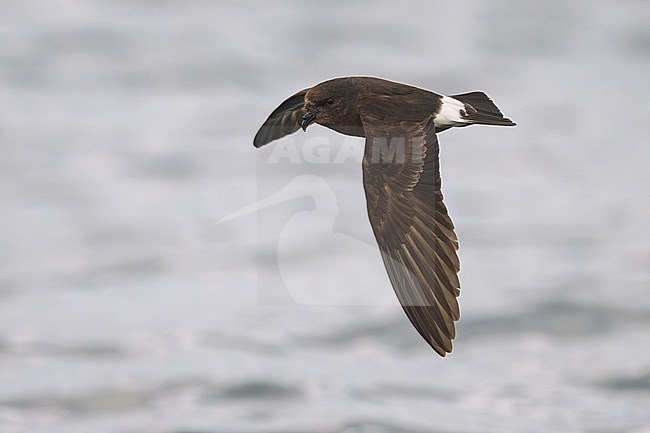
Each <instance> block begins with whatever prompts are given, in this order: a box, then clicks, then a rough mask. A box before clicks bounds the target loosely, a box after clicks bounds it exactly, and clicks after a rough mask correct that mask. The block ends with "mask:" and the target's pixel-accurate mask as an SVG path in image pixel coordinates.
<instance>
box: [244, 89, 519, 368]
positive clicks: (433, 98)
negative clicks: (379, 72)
mask: <svg viewBox="0 0 650 433" xmlns="http://www.w3.org/2000/svg"><path fill="white" fill-rule="evenodd" d="M312 122H315V123H318V124H320V125H323V126H326V127H328V128H330V129H333V130H335V131H338V132H341V133H343V134H346V135H353V136H359V137H365V138H366V145H365V152H364V157H363V163H362V169H363V185H364V189H365V192H366V200H367V207H368V216H369V218H370V224H371V225H372V229H373V232H374V234H375V238H376V240H377V244H378V245H379V249H380V251H381V256H382V259H383V261H384V265H385V266H386V270H387V271H388V276H389V278H390V281H391V284H392V285H393V288H394V290H395V293H396V294H397V298H398V299H399V302H400V304H401V305H402V307H403V308H404V311H405V312H406V315H407V316H408V318H409V319H410V321H411V323H412V324H413V325H414V326H415V328H416V329H417V330H418V332H419V333H420V335H422V337H424V339H425V340H426V341H427V342H428V343H429V345H431V347H432V348H433V349H434V350H435V351H436V352H437V353H439V354H440V355H441V356H445V355H446V353H449V352H451V350H452V340H453V339H454V338H455V336H456V331H455V327H454V322H455V321H456V320H458V319H459V317H460V310H459V307H458V301H457V297H458V295H459V294H460V283H459V281H458V271H459V270H460V262H459V260H458V256H457V254H456V251H457V250H458V239H457V237H456V234H455V232H454V225H453V223H452V221H451V219H450V218H449V215H448V214H447V208H446V207H445V205H444V203H443V201H442V200H443V197H442V192H441V181H440V166H439V160H438V152H439V148H438V138H437V136H436V133H437V132H441V131H444V130H446V129H448V128H451V127H454V126H455V127H462V126H468V125H472V124H484V125H499V126H513V125H515V124H514V123H513V122H512V121H511V120H510V119H507V118H505V117H503V114H501V112H500V111H499V109H498V108H497V107H496V105H494V103H493V102H492V101H491V100H490V99H489V98H488V97H487V96H486V95H485V94H484V93H482V92H472V93H466V94H462V95H455V96H451V97H448V96H443V95H439V94H436V93H433V92H429V91H427V90H423V89H419V88H417V87H412V86H408V85H406V84H400V83H394V82H391V81H386V80H382V79H379V78H372V77H345V78H335V79H333V80H329V81H325V82H323V83H320V84H318V85H316V86H314V87H312V88H309V89H304V90H301V91H300V92H298V93H296V94H295V95H293V96H291V97H290V98H288V99H287V100H286V101H284V102H283V103H282V104H281V105H280V106H279V107H278V108H276V109H275V110H274V111H273V113H271V115H270V116H269V118H268V119H267V120H266V122H264V124H263V125H262V127H261V128H260V130H259V131H258V133H257V135H256V136H255V139H254V145H255V147H260V146H263V145H265V144H267V143H269V142H271V141H273V140H276V139H279V138H281V137H283V136H285V135H287V134H291V133H293V132H295V131H297V130H298V129H299V128H300V127H302V128H303V129H304V130H306V129H307V126H308V125H309V124H310V123H312Z"/></svg>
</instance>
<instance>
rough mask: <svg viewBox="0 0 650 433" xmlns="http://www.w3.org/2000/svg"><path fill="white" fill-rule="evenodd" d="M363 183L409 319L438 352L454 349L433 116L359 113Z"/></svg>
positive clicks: (446, 224)
mask: <svg viewBox="0 0 650 433" xmlns="http://www.w3.org/2000/svg"><path fill="white" fill-rule="evenodd" d="M361 119H362V122H363V126H364V130H365V133H366V146H365V153H364V157H363V185H364V189H365V192H366V200H367V204H368V215H369V217H370V223H371V225H372V228H373V231H374V234H375V238H376V239H377V243H378V244H379V249H380V250H381V255H382V258H383V260H384V265H385V266H386V270H387V271H388V276H389V278H390V281H391V283H392V285H393V288H394V289H395V292H396V293H397V297H398V299H399V302H400V304H402V307H403V308H404V311H405V312H406V315H407V316H408V318H409V319H410V320H411V323H413V325H414V326H415V328H416V329H417V330H418V332H419V333H420V335H422V336H423V337H424V338H425V340H427V342H428V343H429V344H430V345H431V347H433V349H434V350H435V351H436V352H438V353H439V354H440V355H442V356H445V354H446V353H447V352H451V349H452V344H451V341H452V340H453V339H454V337H455V335H456V334H455V328H454V321H456V320H458V319H459V317H460V310H459V308H458V301H457V299H456V298H457V296H458V295H459V294H460V283H459V281H458V276H457V273H458V271H459V270H460V263H459V260H458V256H457V255H456V250H457V249H458V240H457V237H456V234H455V233H454V225H453V223H452V222H451V219H450V218H449V216H448V214H447V208H446V207H445V205H444V203H443V202H442V192H441V191H440V186H441V182H440V165H439V160H438V151H439V148H438V139H437V137H436V134H435V125H434V123H433V118H428V119H426V120H425V121H423V122H419V123H418V122H400V123H395V124H387V123H386V122H385V120H382V119H379V118H376V117H373V116H372V115H368V114H364V113H361Z"/></svg>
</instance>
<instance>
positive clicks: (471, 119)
mask: <svg viewBox="0 0 650 433" xmlns="http://www.w3.org/2000/svg"><path fill="white" fill-rule="evenodd" d="M451 97H452V98H454V99H457V100H459V101H460V102H462V103H464V104H465V112H466V114H465V115H464V116H462V117H463V120H467V121H468V123H469V124H479V125H499V126H515V125H516V123H515V122H513V121H512V120H510V119H508V118H507V117H503V113H501V110H499V109H498V108H497V106H496V105H494V102H492V100H491V99H490V97H489V96H488V95H486V94H485V93H483V92H470V93H463V94H462V95H451Z"/></svg>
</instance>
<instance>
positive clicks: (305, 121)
mask: <svg viewBox="0 0 650 433" xmlns="http://www.w3.org/2000/svg"><path fill="white" fill-rule="evenodd" d="M316 114H318V112H317V111H307V112H306V113H305V115H304V116H302V120H301V121H300V126H301V127H302V130H303V131H305V132H306V131H307V127H308V126H309V124H310V123H311V122H313V121H314V119H315V118H316Z"/></svg>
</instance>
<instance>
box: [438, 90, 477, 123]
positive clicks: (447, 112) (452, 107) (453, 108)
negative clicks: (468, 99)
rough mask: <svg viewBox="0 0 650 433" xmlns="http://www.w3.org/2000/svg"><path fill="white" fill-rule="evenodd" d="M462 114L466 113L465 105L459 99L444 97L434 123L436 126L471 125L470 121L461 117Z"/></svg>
mask: <svg viewBox="0 0 650 433" xmlns="http://www.w3.org/2000/svg"><path fill="white" fill-rule="evenodd" d="M461 112H462V113H463V114H464V113H465V104H463V103H462V102H460V101H459V100H458V99H454V98H450V97H449V96H444V95H442V99H441V100H440V110H438V112H437V113H436V117H434V118H433V123H434V125H436V126H454V125H458V124H467V123H471V122H470V121H469V120H468V119H464V118H463V117H462V116H461Z"/></svg>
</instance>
